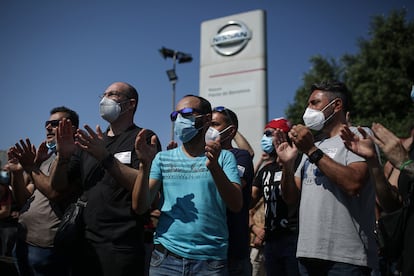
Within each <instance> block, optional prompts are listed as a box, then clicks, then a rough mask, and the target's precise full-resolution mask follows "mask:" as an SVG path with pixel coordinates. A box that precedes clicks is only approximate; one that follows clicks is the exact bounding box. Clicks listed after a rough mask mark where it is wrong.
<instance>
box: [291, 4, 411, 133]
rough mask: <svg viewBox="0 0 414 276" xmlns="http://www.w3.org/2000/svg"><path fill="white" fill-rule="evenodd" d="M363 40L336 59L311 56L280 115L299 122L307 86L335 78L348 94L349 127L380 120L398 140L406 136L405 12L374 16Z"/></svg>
mask: <svg viewBox="0 0 414 276" xmlns="http://www.w3.org/2000/svg"><path fill="white" fill-rule="evenodd" d="M369 36H370V38H369V39H363V38H361V39H359V40H358V47H359V51H358V53H357V54H355V55H349V54H348V55H344V56H342V57H340V58H339V59H338V61H337V60H335V59H333V58H324V57H322V56H314V57H312V58H311V59H310V62H311V64H312V68H311V69H310V71H309V72H307V73H305V75H304V79H303V80H304V82H303V86H302V87H300V88H299V89H298V90H297V91H296V95H295V99H294V103H293V104H291V105H289V106H288V108H287V110H286V116H287V117H288V118H289V119H290V120H291V121H292V122H293V123H300V122H302V115H303V111H304V109H305V107H306V104H307V99H308V96H309V88H310V86H311V85H312V84H313V83H315V82H320V81H321V80H325V79H337V80H341V81H343V82H345V83H346V85H347V86H348V89H349V90H350V91H351V95H352V99H351V118H352V123H353V124H354V125H365V126H370V125H371V124H372V122H380V123H382V124H384V125H385V126H386V127H388V128H390V129H391V130H392V131H393V132H394V133H396V134H397V135H398V136H401V137H403V136H407V135H408V128H409V127H410V126H411V125H412V124H413V123H414V121H413V118H414V104H413V103H412V101H411V98H410V91H411V87H412V85H414V22H409V21H408V20H406V12H405V11H404V10H401V11H393V12H391V13H390V15H389V16H388V17H385V16H375V17H373V19H372V21H371V25H370V31H369Z"/></svg>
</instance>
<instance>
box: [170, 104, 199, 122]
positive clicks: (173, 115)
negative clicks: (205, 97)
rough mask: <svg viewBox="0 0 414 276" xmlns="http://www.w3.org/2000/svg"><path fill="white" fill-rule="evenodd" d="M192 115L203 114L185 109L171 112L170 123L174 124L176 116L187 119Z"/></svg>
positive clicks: (188, 108) (189, 108) (196, 110)
mask: <svg viewBox="0 0 414 276" xmlns="http://www.w3.org/2000/svg"><path fill="white" fill-rule="evenodd" d="M194 113H200V114H204V113H203V111H201V110H200V109H197V108H191V107H186V108H183V109H181V110H178V111H173V112H171V115H170V119H171V121H173V122H175V120H177V116H178V114H181V116H183V117H189V116H192V115H194Z"/></svg>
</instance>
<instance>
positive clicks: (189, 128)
mask: <svg viewBox="0 0 414 276" xmlns="http://www.w3.org/2000/svg"><path fill="white" fill-rule="evenodd" d="M195 119H196V117H195V116H188V117H183V116H181V114H178V115H177V119H176V120H175V121H174V133H175V135H177V136H178V138H179V139H180V140H181V142H183V143H187V142H188V141H190V140H191V139H193V138H194V137H195V136H196V135H197V134H198V132H199V131H200V129H202V128H203V127H200V128H198V129H197V128H196V127H195Z"/></svg>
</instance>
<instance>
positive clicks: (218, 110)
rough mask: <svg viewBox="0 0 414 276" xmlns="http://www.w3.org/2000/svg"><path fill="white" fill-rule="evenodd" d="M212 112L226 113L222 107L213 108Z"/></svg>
mask: <svg viewBox="0 0 414 276" xmlns="http://www.w3.org/2000/svg"><path fill="white" fill-rule="evenodd" d="M213 111H217V112H223V111H227V110H226V108H225V107H224V106H216V107H215V108H213Z"/></svg>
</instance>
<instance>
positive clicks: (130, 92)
mask: <svg viewBox="0 0 414 276" xmlns="http://www.w3.org/2000/svg"><path fill="white" fill-rule="evenodd" d="M124 84H125V85H126V86H127V87H128V88H127V89H126V90H125V91H123V92H124V93H125V95H126V96H127V98H128V99H134V100H135V102H136V104H135V108H134V114H135V111H137V107H138V100H139V95H138V92H137V90H136V89H135V87H133V86H132V85H130V84H129V83H126V82H124Z"/></svg>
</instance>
